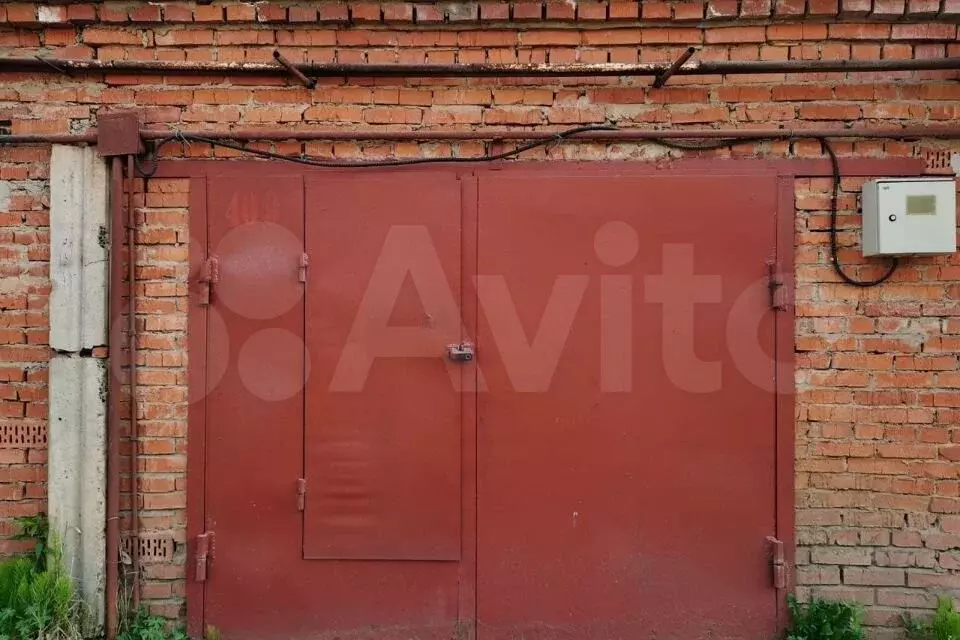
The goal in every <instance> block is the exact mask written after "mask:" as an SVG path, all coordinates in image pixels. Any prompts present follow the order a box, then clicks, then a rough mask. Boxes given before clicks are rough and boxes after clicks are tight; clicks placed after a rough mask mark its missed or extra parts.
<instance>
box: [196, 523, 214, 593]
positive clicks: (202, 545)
mask: <svg viewBox="0 0 960 640" xmlns="http://www.w3.org/2000/svg"><path fill="white" fill-rule="evenodd" d="M212 547H213V531H204V532H203V533H201V534H200V535H198V536H197V550H196V557H195V558H194V562H195V565H194V569H195V572H196V573H195V575H194V578H195V579H196V581H197V582H206V581H207V567H208V565H209V563H210V549H211V548H212Z"/></svg>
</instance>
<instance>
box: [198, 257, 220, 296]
mask: <svg viewBox="0 0 960 640" xmlns="http://www.w3.org/2000/svg"><path fill="white" fill-rule="evenodd" d="M218 282H220V258H218V257H217V256H210V257H209V258H207V259H206V260H204V262H203V267H202V268H201V270H200V304H201V305H202V306H206V305H208V304H210V292H211V290H212V289H213V285H215V284H217V283H218Z"/></svg>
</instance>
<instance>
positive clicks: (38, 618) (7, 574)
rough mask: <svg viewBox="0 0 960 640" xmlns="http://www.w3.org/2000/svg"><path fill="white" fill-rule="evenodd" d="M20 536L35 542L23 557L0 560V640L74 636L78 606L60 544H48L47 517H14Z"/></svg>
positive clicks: (74, 639) (79, 623)
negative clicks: (16, 519) (65, 567)
mask: <svg viewBox="0 0 960 640" xmlns="http://www.w3.org/2000/svg"><path fill="white" fill-rule="evenodd" d="M18 523H19V525H20V534H19V535H18V536H17V537H18V538H19V539H21V540H24V539H26V540H34V549H33V552H32V553H31V554H30V555H29V556H26V557H20V558H10V559H8V560H4V561H0V640H78V639H80V638H82V637H83V632H82V627H83V618H84V615H83V614H84V612H83V607H82V605H81V603H80V601H79V599H78V598H77V596H76V593H75V592H74V588H73V580H72V579H71V578H70V576H69V575H68V574H67V572H66V571H65V570H64V568H63V561H62V555H61V552H60V545H58V544H52V545H50V544H48V542H47V541H48V538H49V535H48V530H47V529H48V527H47V521H46V518H44V517H43V516H35V517H33V518H23V519H21V520H19V521H18Z"/></svg>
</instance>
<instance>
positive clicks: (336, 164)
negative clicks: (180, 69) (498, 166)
mask: <svg viewBox="0 0 960 640" xmlns="http://www.w3.org/2000/svg"><path fill="white" fill-rule="evenodd" d="M616 130H617V128H616V127H614V126H612V125H606V124H597V125H586V126H582V127H574V128H572V129H565V130H563V131H558V132H557V133H556V134H555V135H554V136H553V137H552V138H548V139H545V140H535V141H533V142H528V143H527V144H522V145H518V146H516V147H514V148H513V149H510V150H509V151H503V152H501V153H493V154H487V155H482V156H472V157H463V156H454V157H437V158H405V159H399V160H360V161H357V162H354V161H337V160H316V159H314V158H310V157H307V156H304V155H299V156H286V155H283V154H280V153H274V152H272V151H264V150H262V149H251V148H249V147H247V146H245V145H242V144H237V143H234V142H225V141H223V140H214V139H212V138H205V137H203V136H202V135H199V134H194V133H180V132H178V133H175V134H174V135H171V136H169V137H166V138H163V139H162V140H160V141H159V142H158V143H157V144H156V145H155V146H154V147H153V149H152V151H151V153H150V156H149V157H148V160H149V161H150V162H153V163H154V168H153V169H152V170H150V172H149V173H147V172H145V171H143V170H142V169H141V167H140V166H139V165H138V166H137V169H138V170H140V172H141V173H142V174H143V175H144V176H145V177H148V178H149V177H150V176H151V175H153V174H154V173H156V156H157V154H158V153H159V151H160V149H161V148H162V147H163V146H165V145H167V144H168V143H170V142H174V141H175V140H180V141H183V142H187V143H189V142H203V143H206V144H209V145H213V146H216V147H223V148H226V149H233V150H235V151H243V152H245V153H249V154H251V155H255V156H259V157H261V158H268V159H270V160H284V161H286V162H294V163H296V164H304V165H307V166H310V167H323V168H326V169H344V168H351V169H362V168H371V167H406V166H411V165H416V164H446V163H467V162H495V161H497V160H506V159H508V158H514V157H516V156H518V155H520V154H522V153H524V152H526V151H530V150H531V149H536V148H537V147H546V146H549V145H551V144H554V143H556V142H560V141H561V140H563V139H565V138H569V137H571V136H575V135H577V134H579V133H587V132H589V131H616Z"/></svg>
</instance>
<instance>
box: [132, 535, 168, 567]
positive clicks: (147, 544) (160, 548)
mask: <svg viewBox="0 0 960 640" xmlns="http://www.w3.org/2000/svg"><path fill="white" fill-rule="evenodd" d="M131 542H132V540H131V538H130V536H124V538H123V555H124V557H130V556H131V555H132V553H133V547H132V546H131V544H130V543H131ZM139 542H140V561H141V562H144V563H146V562H170V561H171V560H173V552H174V546H175V545H174V542H173V535H171V534H149V535H143V536H140V540H139Z"/></svg>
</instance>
